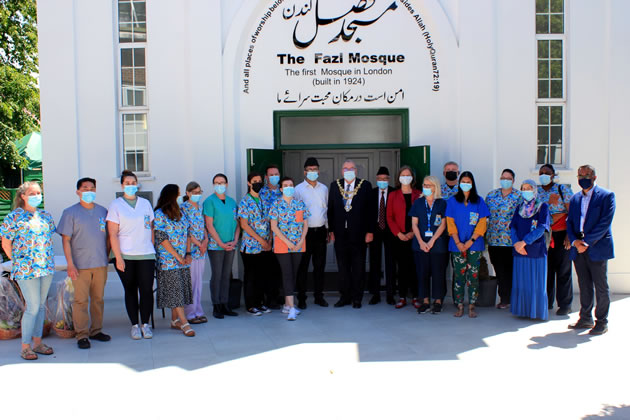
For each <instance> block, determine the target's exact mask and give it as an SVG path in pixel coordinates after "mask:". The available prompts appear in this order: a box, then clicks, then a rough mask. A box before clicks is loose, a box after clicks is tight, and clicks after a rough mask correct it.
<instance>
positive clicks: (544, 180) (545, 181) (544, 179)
mask: <svg viewBox="0 0 630 420" xmlns="http://www.w3.org/2000/svg"><path fill="white" fill-rule="evenodd" d="M538 180H539V181H540V185H549V184H551V175H547V174H542V175H540V176H539V177H538Z"/></svg>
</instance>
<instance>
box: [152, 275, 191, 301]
mask: <svg viewBox="0 0 630 420" xmlns="http://www.w3.org/2000/svg"><path fill="white" fill-rule="evenodd" d="M157 285H158V288H157V307H158V308H159V309H164V308H178V307H181V306H186V305H190V304H191V303H192V302H193V300H192V286H191V279H190V268H176V269H174V270H160V269H158V270H157Z"/></svg>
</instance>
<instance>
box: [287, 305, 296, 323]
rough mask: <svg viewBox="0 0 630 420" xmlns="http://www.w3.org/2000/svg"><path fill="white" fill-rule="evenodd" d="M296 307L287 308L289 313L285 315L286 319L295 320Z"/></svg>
mask: <svg viewBox="0 0 630 420" xmlns="http://www.w3.org/2000/svg"><path fill="white" fill-rule="evenodd" d="M297 315H298V314H297V309H295V308H291V309H289V315H288V316H287V321H295V320H296V319H297Z"/></svg>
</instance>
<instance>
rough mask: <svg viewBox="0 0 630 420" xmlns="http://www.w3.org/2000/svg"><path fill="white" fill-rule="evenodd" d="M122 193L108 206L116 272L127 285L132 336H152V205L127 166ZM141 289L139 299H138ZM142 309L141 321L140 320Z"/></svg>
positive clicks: (122, 178) (122, 175) (123, 177)
mask: <svg viewBox="0 0 630 420" xmlns="http://www.w3.org/2000/svg"><path fill="white" fill-rule="evenodd" d="M120 185H121V187H122V190H123V195H122V196H121V197H118V198H117V199H115V200H114V201H112V203H111V204H110V205H109V208H108V209H107V218H106V220H107V233H108V234H109V242H110V244H111V247H112V253H113V254H114V257H115V258H116V272H118V277H120V281H121V282H122V284H123V287H124V289H125V308H126V309H127V316H129V321H131V338H133V339H134V340H140V339H141V338H142V337H144V338H145V339H150V338H153V331H151V326H150V325H149V320H150V318H151V314H152V313H153V279H154V273H155V247H154V246H153V219H154V217H155V216H154V214H153V208H152V207H151V203H149V200H146V199H144V198H142V197H138V196H137V195H136V193H137V192H138V178H137V177H136V175H135V174H134V173H133V172H131V171H128V170H124V171H123V172H122V174H121V175H120ZM138 293H139V294H140V299H139V300H138ZM138 310H139V311H140V323H139V322H138Z"/></svg>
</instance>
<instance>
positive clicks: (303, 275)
mask: <svg viewBox="0 0 630 420" xmlns="http://www.w3.org/2000/svg"><path fill="white" fill-rule="evenodd" d="M327 243H328V229H326V226H321V227H316V228H308V232H307V233H306V251H305V252H304V254H303V256H302V261H301V262H300V267H299V268H298V275H297V297H298V300H303V301H305V300H306V290H307V289H308V265H309V263H310V262H311V258H312V259H313V296H314V297H315V299H317V298H320V297H323V296H324V269H325V268H326V245H327Z"/></svg>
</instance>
